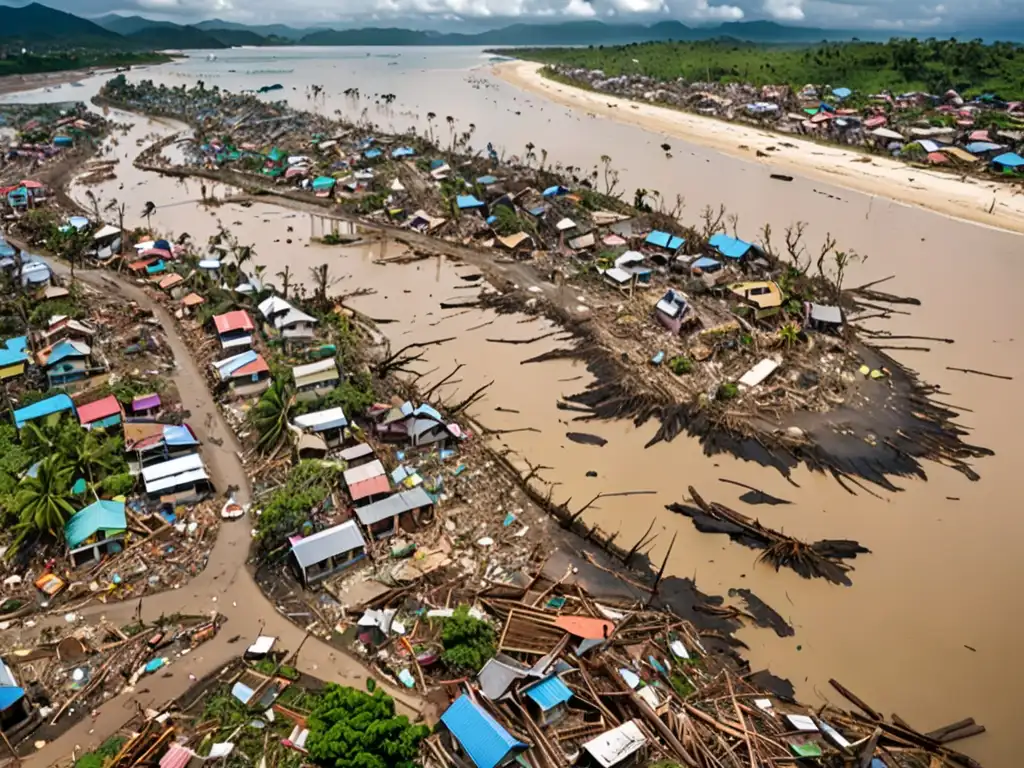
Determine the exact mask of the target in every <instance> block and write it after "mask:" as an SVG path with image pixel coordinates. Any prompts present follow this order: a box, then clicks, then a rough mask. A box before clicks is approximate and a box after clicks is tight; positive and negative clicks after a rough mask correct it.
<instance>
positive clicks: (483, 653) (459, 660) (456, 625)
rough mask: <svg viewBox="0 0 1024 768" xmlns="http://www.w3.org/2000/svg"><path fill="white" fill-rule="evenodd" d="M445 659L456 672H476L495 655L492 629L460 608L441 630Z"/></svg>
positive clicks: (467, 608)
mask: <svg viewBox="0 0 1024 768" xmlns="http://www.w3.org/2000/svg"><path fill="white" fill-rule="evenodd" d="M441 642H442V644H443V645H444V656H443V658H444V660H445V662H447V663H448V664H450V665H451V666H453V667H456V668H457V669H468V670H472V671H474V672H479V671H480V669H481V668H482V667H483V665H484V664H486V663H487V660H488V659H489V658H491V657H492V656H494V653H495V646H494V629H492V628H491V625H490V624H488V623H487V622H486V621H482V620H480V619H477V618H474V617H473V616H470V615H469V607H468V606H465V605H460V606H459V607H458V608H456V609H455V613H454V614H452V617H451V618H450V619H445V622H444V627H443V628H442V630H441Z"/></svg>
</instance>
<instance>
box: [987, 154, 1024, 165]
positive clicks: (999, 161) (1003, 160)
mask: <svg viewBox="0 0 1024 768" xmlns="http://www.w3.org/2000/svg"><path fill="white" fill-rule="evenodd" d="M992 164H993V165H1002V166H1006V167H1007V168H1019V167H1020V166H1022V165H1024V157H1021V156H1020V155H1018V154H1017V153H1016V152H1004V153H1003V154H1001V155H999V157H994V158H992Z"/></svg>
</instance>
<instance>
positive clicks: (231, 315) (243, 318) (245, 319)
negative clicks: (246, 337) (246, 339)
mask: <svg viewBox="0 0 1024 768" xmlns="http://www.w3.org/2000/svg"><path fill="white" fill-rule="evenodd" d="M213 324H214V326H216V328H217V333H231V332H232V331H251V330H253V327H254V326H253V324H252V318H250V317H249V313H248V312H246V311H245V310H244V309H237V310H235V311H234V312H227V313H225V314H223V315H217V316H216V317H215V318H213Z"/></svg>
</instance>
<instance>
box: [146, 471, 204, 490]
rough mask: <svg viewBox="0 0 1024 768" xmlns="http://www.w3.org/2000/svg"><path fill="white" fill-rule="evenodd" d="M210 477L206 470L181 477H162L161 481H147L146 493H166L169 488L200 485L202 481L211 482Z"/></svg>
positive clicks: (191, 472) (184, 473)
mask: <svg viewBox="0 0 1024 768" xmlns="http://www.w3.org/2000/svg"><path fill="white" fill-rule="evenodd" d="M209 479H210V478H209V475H207V474H206V470H205V469H194V470H192V471H190V472H182V473H181V474H180V475H170V476H169V477H162V478H160V479H159V480H154V481H152V482H151V481H149V480H147V481H146V493H159V492H160V491H166V490H167V489H168V488H175V487H177V486H179V485H192V484H194V483H198V482H200V481H201V480H209Z"/></svg>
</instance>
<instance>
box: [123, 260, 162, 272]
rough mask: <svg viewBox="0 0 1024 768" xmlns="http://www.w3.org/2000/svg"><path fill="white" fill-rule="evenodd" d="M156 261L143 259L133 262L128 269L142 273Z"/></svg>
mask: <svg viewBox="0 0 1024 768" xmlns="http://www.w3.org/2000/svg"><path fill="white" fill-rule="evenodd" d="M155 261H156V259H142V260H140V261H133V262H132V263H131V264H129V265H128V269H130V270H131V271H132V272H141V271H142V270H144V269H145V268H146V267H148V266H149V265H150V264H152V263H153V262H155Z"/></svg>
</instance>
